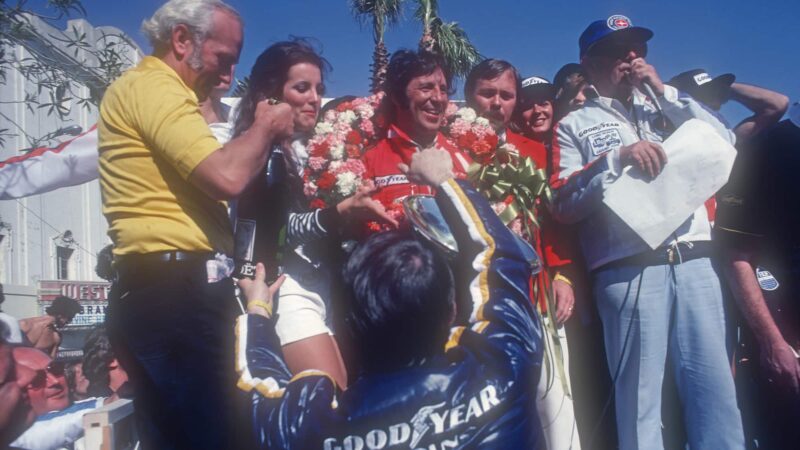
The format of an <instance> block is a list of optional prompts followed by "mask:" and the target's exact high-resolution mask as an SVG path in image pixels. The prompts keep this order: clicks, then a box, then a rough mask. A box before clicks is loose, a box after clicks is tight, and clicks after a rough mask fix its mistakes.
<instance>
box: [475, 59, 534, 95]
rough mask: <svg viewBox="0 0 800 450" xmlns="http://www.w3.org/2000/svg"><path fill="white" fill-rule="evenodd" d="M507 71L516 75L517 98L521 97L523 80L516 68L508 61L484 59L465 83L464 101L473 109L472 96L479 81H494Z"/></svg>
mask: <svg viewBox="0 0 800 450" xmlns="http://www.w3.org/2000/svg"><path fill="white" fill-rule="evenodd" d="M507 70H510V71H511V73H512V74H513V75H514V81H515V85H516V87H517V96H519V94H520V92H522V78H520V76H519V72H517V69H516V67H514V66H513V65H512V64H511V63H510V62H508V61H503V60H502V59H492V58H489V59H484V60H483V61H481V62H480V63H478V64H477V65H476V66H475V67H473V68H472V70H470V71H469V75H467V79H466V80H465V81H464V100H466V102H467V106H470V107H472V94H474V93H475V86H476V85H477V84H478V80H494V79H495V78H497V77H499V76H500V75H502V74H503V72H505V71H507Z"/></svg>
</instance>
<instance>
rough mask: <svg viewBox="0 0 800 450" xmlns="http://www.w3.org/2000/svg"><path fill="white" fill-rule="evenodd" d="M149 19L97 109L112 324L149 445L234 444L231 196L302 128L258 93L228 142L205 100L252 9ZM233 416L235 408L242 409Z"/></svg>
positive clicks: (200, 10) (174, 1)
mask: <svg viewBox="0 0 800 450" xmlns="http://www.w3.org/2000/svg"><path fill="white" fill-rule="evenodd" d="M142 30H143V32H144V33H145V34H146V35H147V37H148V38H149V39H150V42H151V43H152V44H153V54H152V56H147V57H145V58H144V59H143V60H142V61H141V63H140V64H139V65H138V66H137V67H135V68H134V69H132V70H130V71H128V72H126V73H125V74H123V75H122V76H121V77H120V78H119V79H118V80H117V81H116V82H115V83H114V84H112V85H111V87H109V89H108V91H107V92H106V94H105V96H104V98H103V103H102V105H101V107H100V120H99V122H98V133H99V152H100V186H101V190H102V195H103V213H104V214H105V216H106V219H107V220H108V223H109V236H110V237H111V239H112V241H113V243H114V250H113V252H114V266H115V268H116V270H117V275H118V278H117V281H116V283H114V286H113V289H112V292H111V297H110V300H109V312H108V322H107V325H108V329H109V333H110V336H111V338H112V342H113V345H114V350H115V352H116V353H117V354H118V355H119V359H120V361H121V363H122V364H123V366H124V367H125V369H126V370H127V371H128V373H129V375H130V379H131V382H132V385H133V387H134V390H135V402H136V405H135V406H136V414H137V423H138V424H139V432H140V435H141V438H142V444H143V446H144V447H145V448H158V449H170V448H194V449H201V448H213V449H220V448H234V447H235V445H233V444H232V442H231V437H232V434H233V433H231V431H230V430H231V429H232V425H233V424H232V422H233V421H232V420H229V419H228V418H227V417H230V416H232V415H230V414H224V415H222V417H221V416H220V413H221V412H223V411H230V410H232V402H231V397H232V395H233V394H232V393H233V390H234V383H235V380H234V379H233V373H234V370H233V369H234V368H233V364H232V361H233V355H232V354H229V353H228V351H229V349H230V348H232V347H231V345H232V343H233V332H232V330H233V328H232V325H233V320H234V317H235V314H236V311H237V307H236V304H235V302H236V300H235V297H234V289H233V283H232V282H231V279H230V277H229V275H230V271H231V268H232V261H231V260H230V259H229V258H228V256H227V255H230V254H231V252H232V248H233V232H232V230H231V225H230V222H229V220H228V215H227V210H226V204H225V201H226V200H230V199H233V198H235V197H237V196H238V195H239V194H240V193H241V192H242V190H244V188H245V186H246V185H247V184H248V183H249V182H250V180H252V179H253V178H254V177H255V176H256V174H258V173H259V171H260V169H261V167H263V166H264V164H265V163H266V160H267V156H268V152H269V149H270V148H271V146H272V142H273V141H275V140H280V139H283V138H284V137H286V136H289V135H291V133H292V117H291V113H290V110H289V108H288V106H287V105H270V104H268V102H267V101H263V102H261V103H260V104H259V105H258V108H257V110H256V114H255V116H256V117H255V121H254V123H253V125H252V126H251V127H250V129H248V130H247V131H246V132H245V133H243V134H242V136H240V137H239V138H237V139H233V140H231V141H230V142H228V143H227V144H225V145H222V144H220V143H219V142H218V141H217V140H216V139H215V138H214V136H213V135H212V133H211V131H210V130H209V127H208V125H207V124H206V122H205V121H204V120H203V116H202V115H201V113H200V110H199V107H198V102H199V101H203V100H204V99H205V98H206V97H207V96H208V94H209V93H210V92H211V89H212V88H213V87H214V86H216V85H218V84H220V83H226V82H227V83H230V81H231V80H230V77H231V73H232V66H233V65H234V64H236V62H237V60H238V59H239V53H240V51H241V47H242V20H241V18H240V17H239V14H238V13H237V12H236V11H235V10H234V9H233V8H231V7H230V6H228V5H226V4H225V3H223V2H220V1H215V0H170V1H169V2H167V3H165V4H164V5H163V6H162V7H161V8H159V9H158V11H156V12H155V14H154V15H153V17H152V18H150V19H148V20H146V21H145V22H144V23H143V24H142ZM231 419H232V417H231Z"/></svg>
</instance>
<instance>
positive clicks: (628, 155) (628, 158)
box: [619, 141, 667, 178]
mask: <svg viewBox="0 0 800 450" xmlns="http://www.w3.org/2000/svg"><path fill="white" fill-rule="evenodd" d="M619 162H620V163H621V164H622V167H625V166H634V167H636V168H638V169H639V170H641V171H642V172H643V173H646V174H647V175H650V178H655V177H656V176H657V175H658V174H659V173H661V170H662V169H663V168H664V165H665V164H667V154H666V153H664V149H663V148H661V146H660V145H658V144H656V143H655V142H648V141H639V142H637V143H635V144H632V145H627V146H625V147H622V148H621V149H619Z"/></svg>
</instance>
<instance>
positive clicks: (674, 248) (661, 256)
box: [594, 241, 713, 272]
mask: <svg viewBox="0 0 800 450" xmlns="http://www.w3.org/2000/svg"><path fill="white" fill-rule="evenodd" d="M712 250H713V246H712V244H711V241H694V242H681V241H679V242H676V243H674V244H672V245H670V246H667V247H659V248H657V249H655V250H651V251H647V252H644V253H639V254H636V255H633V256H628V257H626V258H622V259H618V260H616V261H611V262H610V263H608V264H603V265H602V266H600V267H598V268H597V269H595V270H594V271H595V272H596V271H599V270H604V269H612V268H617V267H625V266H662V265H667V264H668V265H671V266H674V265H677V264H682V263H685V262H687V261H691V260H693V259H698V258H707V257H710V256H711V255H712V253H713V251H712Z"/></svg>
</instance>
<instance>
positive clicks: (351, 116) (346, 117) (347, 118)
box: [336, 109, 356, 123]
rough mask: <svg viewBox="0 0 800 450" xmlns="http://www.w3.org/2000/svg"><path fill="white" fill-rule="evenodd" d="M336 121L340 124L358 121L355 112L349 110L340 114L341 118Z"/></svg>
mask: <svg viewBox="0 0 800 450" xmlns="http://www.w3.org/2000/svg"><path fill="white" fill-rule="evenodd" d="M336 120H337V121H338V122H339V123H350V122H352V121H354V120H356V113H354V112H353V111H352V110H350V109H348V110H346V111H342V112H341V113H340V114H339V117H337V118H336Z"/></svg>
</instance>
